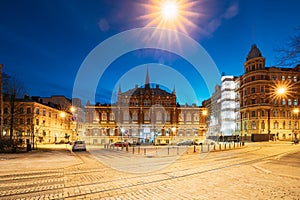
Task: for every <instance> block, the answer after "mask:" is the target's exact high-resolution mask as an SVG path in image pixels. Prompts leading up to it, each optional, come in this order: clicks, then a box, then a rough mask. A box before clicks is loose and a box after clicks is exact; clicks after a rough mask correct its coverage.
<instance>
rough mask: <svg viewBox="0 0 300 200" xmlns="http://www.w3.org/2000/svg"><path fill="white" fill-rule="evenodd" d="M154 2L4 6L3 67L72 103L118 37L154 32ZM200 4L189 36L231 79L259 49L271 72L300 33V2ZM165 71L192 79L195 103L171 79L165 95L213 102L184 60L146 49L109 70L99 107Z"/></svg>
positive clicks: (11, 1)
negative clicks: (104, 48)
mask: <svg viewBox="0 0 300 200" xmlns="http://www.w3.org/2000/svg"><path fill="white" fill-rule="evenodd" d="M155 2H156V1H155V0H152V1H141V0H97V1H96V0H95V1H92V0H88V1H83V0H1V1H0V63H2V64H3V65H4V69H3V71H4V72H5V73H7V74H10V75H15V76H17V78H18V79H19V80H20V81H22V82H24V84H25V86H26V87H27V88H28V90H29V92H30V93H29V95H31V96H51V95H65V96H66V97H68V98H71V97H72V90H73V85H74V81H75V78H76V75H77V72H78V70H79V68H80V66H81V65H82V63H83V61H84V60H85V58H86V57H87V55H88V54H89V53H90V52H91V51H92V50H93V49H94V48H95V47H96V46H97V45H99V44H100V43H101V42H103V41H105V40H106V39H108V38H110V37H111V36H114V35H116V34H118V33H121V32H123V31H126V30H130V29H134V28H141V27H145V26H147V24H148V22H149V20H147V19H146V18H145V17H143V16H145V15H147V12H149V9H148V8H149V6H150V7H151V4H154V3H155ZM184 2H187V1H184ZM194 2H196V3H195V4H194V6H193V7H192V8H190V9H191V10H192V11H193V12H197V13H200V14H199V15H197V16H196V17H195V16H194V17H193V16H191V21H192V22H193V23H194V24H195V25H196V26H197V27H196V28H195V27H194V28H193V27H189V28H187V29H186V33H185V34H187V35H189V36H190V37H191V38H193V39H194V40H196V41H197V42H198V43H199V44H200V45H202V46H203V48H204V49H205V50H206V51H207V53H208V54H209V55H210V56H211V58H212V59H213V60H214V62H215V64H216V66H217V67H218V70H219V71H220V73H222V72H224V73H225V74H226V75H235V76H238V75H241V74H242V73H243V64H244V62H245V59H246V55H247V53H248V52H249V50H250V47H251V45H252V44H253V43H256V44H257V46H258V47H259V49H260V50H261V51H262V54H263V56H264V57H266V64H267V66H274V65H277V63H278V60H277V59H276V49H277V48H279V47H282V46H285V45H286V44H287V42H288V38H289V37H290V36H292V35H293V33H294V29H295V28H297V27H299V26H300V21H299V19H300V12H299V7H300V2H299V1H296V0H284V1H283V0H263V1H262V0H240V1H238V0H202V1H194ZM145 4H148V5H149V6H148V7H147V6H145ZM108 51H111V50H110V49H108ZM99 59H101V55H100V56H99ZM160 64H161V65H165V66H168V67H170V68H171V69H174V70H176V71H177V72H178V73H179V74H180V75H182V76H183V77H185V79H186V80H188V82H189V84H190V85H191V87H192V88H193V90H194V92H195V93H196V98H189V97H188V94H184V95H186V97H184V96H183V97H180V95H181V94H180V92H181V91H184V90H185V86H184V84H183V83H180V81H179V80H177V79H176V80H174V78H173V79H172V78H170V77H169V79H170V80H171V81H169V82H170V84H169V85H165V89H166V90H170V91H172V89H173V88H174V87H175V88H176V92H177V95H178V96H179V102H180V103H182V104H183V103H189V104H191V103H198V104H200V103H201V101H202V100H204V99H207V98H209V97H210V95H211V94H210V92H209V91H208V89H207V88H206V86H205V84H204V82H203V77H201V75H199V74H197V73H195V70H194V69H193V67H192V66H191V64H190V63H189V62H187V61H186V60H185V59H183V58H181V57H180V56H178V55H176V54H174V53H172V52H166V51H162V50H158V49H142V50H137V51H132V52H129V53H127V54H125V55H122V56H120V57H119V58H118V59H116V60H115V61H114V62H113V63H111V65H110V66H108V68H107V70H106V71H105V73H104V74H103V76H102V77H101V79H100V81H99V84H98V87H97V88H98V89H97V93H96V101H98V102H101V103H104V102H109V101H111V96H112V93H114V92H113V91H115V90H116V88H118V87H119V86H121V88H122V91H126V90H128V89H130V88H134V87H135V83H136V84H138V85H139V86H141V85H142V84H144V80H145V73H146V66H148V69H149V75H150V81H151V77H152V78H153V79H152V80H154V77H155V73H157V71H155V70H154V69H157V67H159V66H160ZM133 68H136V69H142V71H141V72H139V73H138V74H142V75H141V76H142V77H140V78H136V79H134V80H132V82H130V83H128V82H126V81H125V82H124V81H123V82H122V81H121V79H122V76H123V75H124V74H126V72H128V71H129V70H130V69H133ZM153 70H154V71H153ZM171 71H172V70H171ZM165 77H166V76H165ZM166 78H167V77H166ZM172 81H173V82H172ZM155 82H156V81H154V83H155ZM156 83H158V82H156ZM181 87H183V88H181ZM181 93H183V92H181ZM85 100H86V99H85Z"/></svg>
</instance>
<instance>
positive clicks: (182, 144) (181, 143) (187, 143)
mask: <svg viewBox="0 0 300 200" xmlns="http://www.w3.org/2000/svg"><path fill="white" fill-rule="evenodd" d="M192 144H193V141H191V140H186V141H181V142H178V143H177V146H191V145H192Z"/></svg>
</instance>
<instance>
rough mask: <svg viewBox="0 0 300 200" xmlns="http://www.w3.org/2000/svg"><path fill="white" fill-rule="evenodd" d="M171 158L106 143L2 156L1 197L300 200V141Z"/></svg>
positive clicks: (254, 145) (187, 154) (252, 145)
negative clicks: (135, 152) (136, 153)
mask: <svg viewBox="0 0 300 200" xmlns="http://www.w3.org/2000/svg"><path fill="white" fill-rule="evenodd" d="M171 156H174V155H171ZM117 159H120V160H117ZM139 159H140V160H141V161H142V162H141V163H138V162H136V163H135V165H128V167H127V168H121V170H119V168H111V167H110V165H109V162H112V163H113V164H114V166H115V164H116V163H118V162H119V165H127V164H128V163H130V162H133V160H139ZM168 159H170V157H169V156H162V157H160V159H157V158H155V156H143V155H140V157H137V156H132V155H131V154H130V155H129V153H124V152H122V151H112V150H105V149H103V148H101V149H99V148H91V149H90V152H76V153H72V152H70V151H69V147H66V148H61V149H56V150H55V151H53V150H51V151H34V152H31V153H28V154H22V155H4V154H3V155H1V154H0V165H1V169H0V199H300V145H291V144H288V143H279V144H277V143H276V144H275V143H252V144H249V145H247V146H246V147H245V148H240V149H235V150H229V151H220V152H211V153H207V154H206V155H205V156H203V153H202V154H201V153H200V154H199V152H197V153H193V151H192V150H191V149H190V151H188V152H186V153H182V154H181V155H180V156H178V157H177V158H176V159H175V160H173V161H172V162H169V160H168ZM103 160H104V161H105V162H102V161H103ZM164 162H165V163H167V165H165V163H164ZM161 163H163V164H162V165H163V167H162V168H159V169H158V168H155V170H153V171H150V172H142V171H139V170H138V169H139V168H140V167H151V166H153V165H160V164H161ZM124 169H127V170H128V171H131V173H129V172H124Z"/></svg>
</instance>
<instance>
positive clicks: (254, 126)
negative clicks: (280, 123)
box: [251, 121, 256, 130]
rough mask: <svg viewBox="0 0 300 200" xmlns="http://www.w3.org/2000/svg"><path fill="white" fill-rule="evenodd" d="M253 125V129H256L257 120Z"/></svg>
mask: <svg viewBox="0 0 300 200" xmlns="http://www.w3.org/2000/svg"><path fill="white" fill-rule="evenodd" d="M251 126H252V129H253V130H255V129H256V122H255V121H253V122H252V125H251Z"/></svg>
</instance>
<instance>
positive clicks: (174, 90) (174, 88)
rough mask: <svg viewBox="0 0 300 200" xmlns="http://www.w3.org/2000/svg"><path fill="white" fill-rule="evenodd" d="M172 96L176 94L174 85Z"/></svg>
mask: <svg viewBox="0 0 300 200" xmlns="http://www.w3.org/2000/svg"><path fill="white" fill-rule="evenodd" d="M172 94H176V89H175V85H174V88H173V92H172Z"/></svg>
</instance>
